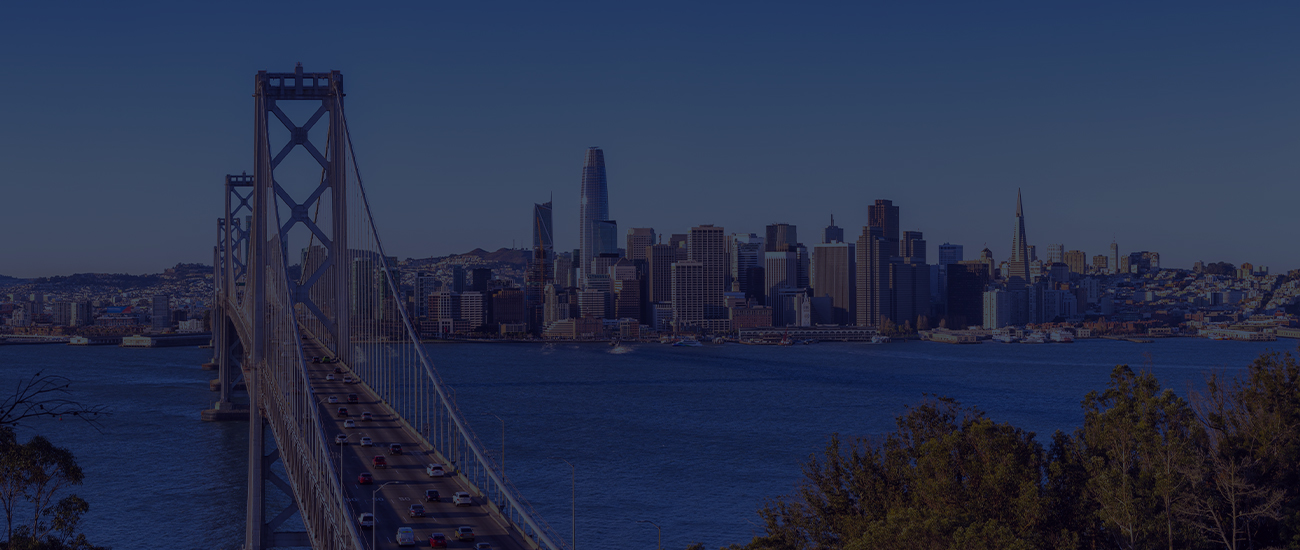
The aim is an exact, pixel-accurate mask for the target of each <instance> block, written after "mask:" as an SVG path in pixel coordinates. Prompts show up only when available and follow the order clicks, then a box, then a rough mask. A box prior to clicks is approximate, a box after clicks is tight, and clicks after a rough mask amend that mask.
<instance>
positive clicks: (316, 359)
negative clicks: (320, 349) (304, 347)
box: [311, 357, 320, 363]
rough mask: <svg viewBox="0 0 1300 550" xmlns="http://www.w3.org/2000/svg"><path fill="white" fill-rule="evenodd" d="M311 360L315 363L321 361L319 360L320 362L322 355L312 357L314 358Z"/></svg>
mask: <svg viewBox="0 0 1300 550" xmlns="http://www.w3.org/2000/svg"><path fill="white" fill-rule="evenodd" d="M311 362H313V363H319V362H320V357H312V358H311Z"/></svg>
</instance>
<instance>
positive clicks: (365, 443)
mask: <svg viewBox="0 0 1300 550" xmlns="http://www.w3.org/2000/svg"><path fill="white" fill-rule="evenodd" d="M374 444H375V442H374V441H371V440H370V438H369V437H363V438H361V446H362V447H370V446H372V445H374Z"/></svg>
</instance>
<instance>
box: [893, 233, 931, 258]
mask: <svg viewBox="0 0 1300 550" xmlns="http://www.w3.org/2000/svg"><path fill="white" fill-rule="evenodd" d="M898 255H899V256H902V257H903V261H905V262H912V263H918V264H923V263H925V237H924V236H923V235H922V234H921V232H920V231H904V232H903V238H902V239H901V240H899V241H898Z"/></svg>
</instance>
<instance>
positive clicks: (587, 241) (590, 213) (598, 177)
mask: <svg viewBox="0 0 1300 550" xmlns="http://www.w3.org/2000/svg"><path fill="white" fill-rule="evenodd" d="M616 232H617V225H616V224H615V223H614V222H613V221H612V220H610V219H609V184H608V181H607V180H606V177H605V152H604V151H602V150H601V149H600V148H599V147H589V148H587V154H586V158H585V159H583V163H582V188H581V195H580V197H579V202H578V249H579V250H580V251H581V252H582V255H581V256H580V257H579V258H578V266H579V268H578V272H579V277H580V281H586V278H587V276H588V275H590V274H591V273H592V271H591V262H592V259H594V258H595V257H596V256H598V255H599V254H602V253H617V252H618V250H617V247H618V244H617V243H616V242H615V241H616Z"/></svg>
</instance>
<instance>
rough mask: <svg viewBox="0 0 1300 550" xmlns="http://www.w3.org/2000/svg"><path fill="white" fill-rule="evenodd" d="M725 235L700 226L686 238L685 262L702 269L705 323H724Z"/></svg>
mask: <svg viewBox="0 0 1300 550" xmlns="http://www.w3.org/2000/svg"><path fill="white" fill-rule="evenodd" d="M727 241H728V239H727V234H726V231H725V230H724V229H723V228H721V227H714V226H713V225H699V226H696V227H692V228H691V232H690V233H688V234H687V239H686V252H687V259H689V260H693V261H697V262H700V264H701V265H703V266H704V275H703V277H704V279H703V285H704V286H703V292H704V297H703V300H704V310H705V311H704V315H705V318H706V319H725V318H726V316H727V309H726V307H725V304H724V303H723V300H722V293H723V292H726V291H727V286H726V285H727V273H728V271H729V269H728V267H729V264H730V262H729V261H728V256H729V255H730V246H728V242H727Z"/></svg>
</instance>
